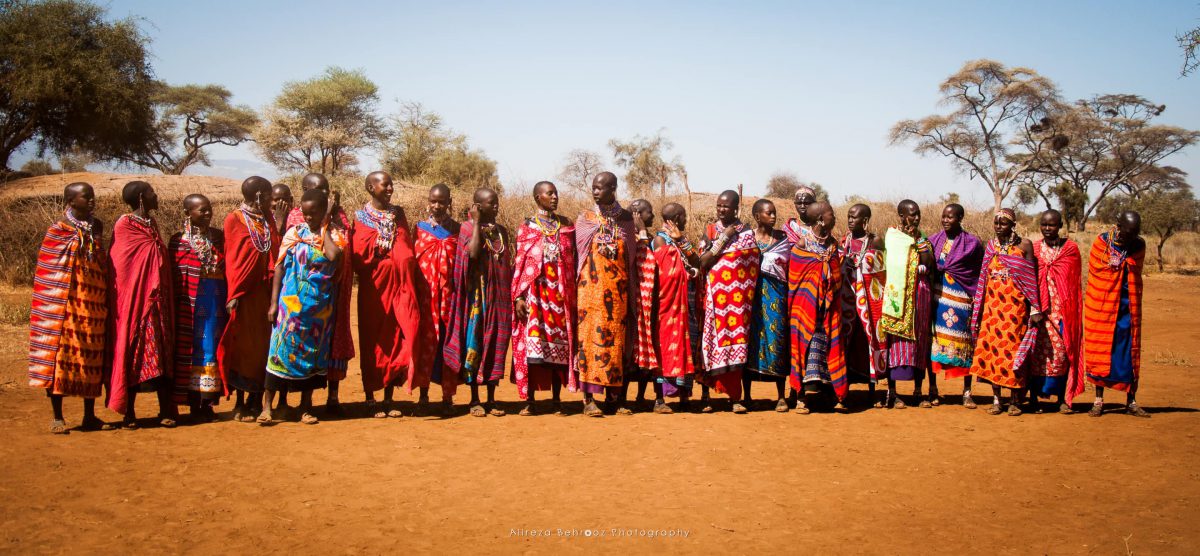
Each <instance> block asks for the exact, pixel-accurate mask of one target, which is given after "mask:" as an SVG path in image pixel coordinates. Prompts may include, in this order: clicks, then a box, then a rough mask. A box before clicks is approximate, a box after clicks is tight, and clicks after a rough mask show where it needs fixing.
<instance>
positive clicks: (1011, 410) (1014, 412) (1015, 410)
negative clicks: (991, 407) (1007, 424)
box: [1008, 403, 1024, 417]
mask: <svg viewBox="0 0 1200 556" xmlns="http://www.w3.org/2000/svg"><path fill="white" fill-rule="evenodd" d="M1022 413H1024V412H1023V411H1021V407H1020V406H1018V405H1017V404H1015V403H1010V404H1008V416H1009V417H1018V416H1020V415H1021V414H1022Z"/></svg>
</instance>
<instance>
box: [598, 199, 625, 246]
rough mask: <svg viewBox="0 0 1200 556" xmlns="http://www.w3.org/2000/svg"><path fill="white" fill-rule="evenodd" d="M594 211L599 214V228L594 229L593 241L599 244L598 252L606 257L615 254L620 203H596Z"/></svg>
mask: <svg viewBox="0 0 1200 556" xmlns="http://www.w3.org/2000/svg"><path fill="white" fill-rule="evenodd" d="M596 209H597V211H596V213H597V214H598V215H599V216H600V229H599V230H596V239H595V240H593V241H595V242H596V243H597V244H598V245H599V246H600V252H601V253H602V254H604V256H606V257H608V258H610V259H611V258H613V257H616V256H617V247H616V245H614V244H615V243H616V241H617V222H616V218H617V216H619V215H620V214H621V205H620V203H613V204H611V205H596Z"/></svg>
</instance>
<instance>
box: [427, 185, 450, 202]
mask: <svg viewBox="0 0 1200 556" xmlns="http://www.w3.org/2000/svg"><path fill="white" fill-rule="evenodd" d="M434 193H437V194H439V195H445V196H446V198H447V199H449V198H450V186H449V185H446V184H444V183H439V184H437V185H434V186H433V187H430V188H429V194H430V195H433V194H434Z"/></svg>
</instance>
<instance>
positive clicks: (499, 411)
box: [488, 407, 508, 417]
mask: <svg viewBox="0 0 1200 556" xmlns="http://www.w3.org/2000/svg"><path fill="white" fill-rule="evenodd" d="M488 415H491V416H492V417H504V416H505V415H508V414H507V413H505V412H504V410H503V409H500V408H496V407H493V408H491V409H489V410H488Z"/></svg>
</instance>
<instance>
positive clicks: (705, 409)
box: [700, 402, 713, 413]
mask: <svg viewBox="0 0 1200 556" xmlns="http://www.w3.org/2000/svg"><path fill="white" fill-rule="evenodd" d="M703 403H704V407H701V408H700V413H712V412H713V406H712V404H710V403H708V402H703Z"/></svg>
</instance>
